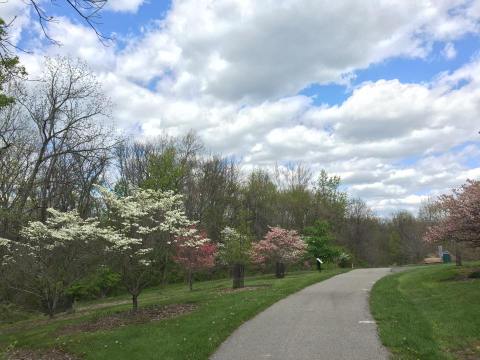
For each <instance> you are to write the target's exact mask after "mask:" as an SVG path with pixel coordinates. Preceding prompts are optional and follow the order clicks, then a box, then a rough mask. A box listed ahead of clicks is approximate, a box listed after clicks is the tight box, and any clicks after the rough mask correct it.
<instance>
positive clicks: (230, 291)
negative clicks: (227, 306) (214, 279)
mask: <svg viewBox="0 0 480 360" xmlns="http://www.w3.org/2000/svg"><path fill="white" fill-rule="evenodd" d="M271 286H272V285H251V286H245V287H243V288H238V289H232V288H225V289H220V290H219V292H221V293H224V294H229V293H235V292H241V291H253V290H258V289H264V288H268V287H271Z"/></svg>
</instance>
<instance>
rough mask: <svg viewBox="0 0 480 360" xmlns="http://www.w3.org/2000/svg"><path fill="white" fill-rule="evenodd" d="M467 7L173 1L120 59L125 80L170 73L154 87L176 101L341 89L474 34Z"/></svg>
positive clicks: (473, 17)
mask: <svg viewBox="0 0 480 360" xmlns="http://www.w3.org/2000/svg"><path fill="white" fill-rule="evenodd" d="M473 3H474V2H471V1H458V0H456V1H445V0H444V1H435V2H432V1H427V0H424V1H421V0H418V1H398V2H391V1H377V2H375V3H371V2H362V1H356V0H351V1H343V2H332V1H318V0H304V1H297V0H276V1H273V0H270V1H261V2H259V1H253V0H242V1H240V0H226V1H210V0H203V1H198V0H186V1H174V3H173V8H172V10H171V11H170V12H169V14H168V16H167V18H166V19H165V20H164V21H163V22H162V23H161V24H160V25H159V27H158V28H157V29H153V30H151V31H150V33H148V34H147V36H146V37H145V38H143V39H141V40H140V41H135V42H134V43H133V44H132V46H130V47H129V49H128V50H127V51H126V52H125V53H124V54H123V58H124V59H125V61H126V62H128V63H129V66H128V67H127V68H126V69H125V70H126V71H125V75H127V76H129V77H131V78H132V79H135V80H139V81H144V82H148V81H150V80H152V79H154V78H156V77H158V76H162V75H163V74H165V73H167V72H168V73H169V74H170V75H169V76H166V78H165V79H162V81H160V84H159V86H160V87H161V88H162V90H167V89H168V90H169V91H170V92H171V93H172V95H175V96H191V95H192V93H195V94H197V95H209V96H214V97H216V98H219V99H223V100H227V101H245V100H248V101H263V100H265V99H269V98H275V97H278V96H285V95H292V94H295V93H296V92H298V91H299V90H300V89H302V88H304V87H306V86H308V85H309V84H312V83H328V82H339V83H342V82H345V77H347V78H348V74H349V73H351V72H352V71H354V70H357V69H360V68H366V67H368V66H369V65H371V64H373V63H378V62H381V61H383V60H385V59H388V58H391V57H394V56H406V57H424V56H426V54H427V53H428V52H429V51H430V48H431V43H432V41H444V40H452V39H455V38H458V37H459V36H462V35H464V34H465V33H467V32H475V31H477V30H478V20H479V18H478V14H476V10H475V5H474V4H473ZM366 19H368V21H366ZM180 54H181V55H180ZM134 69H135V70H136V71H132V70H134ZM163 82H166V85H165V86H163V84H162V83H163Z"/></svg>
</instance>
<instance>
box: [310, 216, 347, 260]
mask: <svg viewBox="0 0 480 360" xmlns="http://www.w3.org/2000/svg"><path fill="white" fill-rule="evenodd" d="M303 233H304V234H305V242H306V243H307V252H308V253H309V254H310V255H311V256H312V257H314V258H320V259H322V261H324V262H334V261H335V259H336V258H337V257H338V256H339V255H340V253H341V249H340V248H339V247H338V246H335V245H334V244H333V241H334V238H333V235H332V233H331V231H330V225H329V224H328V222H326V221H317V222H315V225H313V226H308V227H306V228H305V229H304V231H303Z"/></svg>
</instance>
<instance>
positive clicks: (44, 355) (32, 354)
mask: <svg viewBox="0 0 480 360" xmlns="http://www.w3.org/2000/svg"><path fill="white" fill-rule="evenodd" d="M78 359H79V358H78V357H76V356H74V355H72V354H69V353H66V352H65V351H63V350H60V349H50V350H13V351H11V352H9V353H8V355H7V360H78Z"/></svg>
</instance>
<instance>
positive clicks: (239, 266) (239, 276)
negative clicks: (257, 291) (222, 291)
mask: <svg viewBox="0 0 480 360" xmlns="http://www.w3.org/2000/svg"><path fill="white" fill-rule="evenodd" d="M251 247H252V243H251V241H250V238H249V237H248V236H247V235H244V234H241V233H239V232H238V231H236V230H235V229H232V228H230V227H226V228H225V229H223V230H222V242H221V244H219V251H218V257H219V259H220V261H221V262H223V263H224V264H226V265H230V266H231V267H232V272H233V288H234V289H236V288H243V287H244V278H245V264H246V263H247V262H248V261H249V259H250V249H251Z"/></svg>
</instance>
